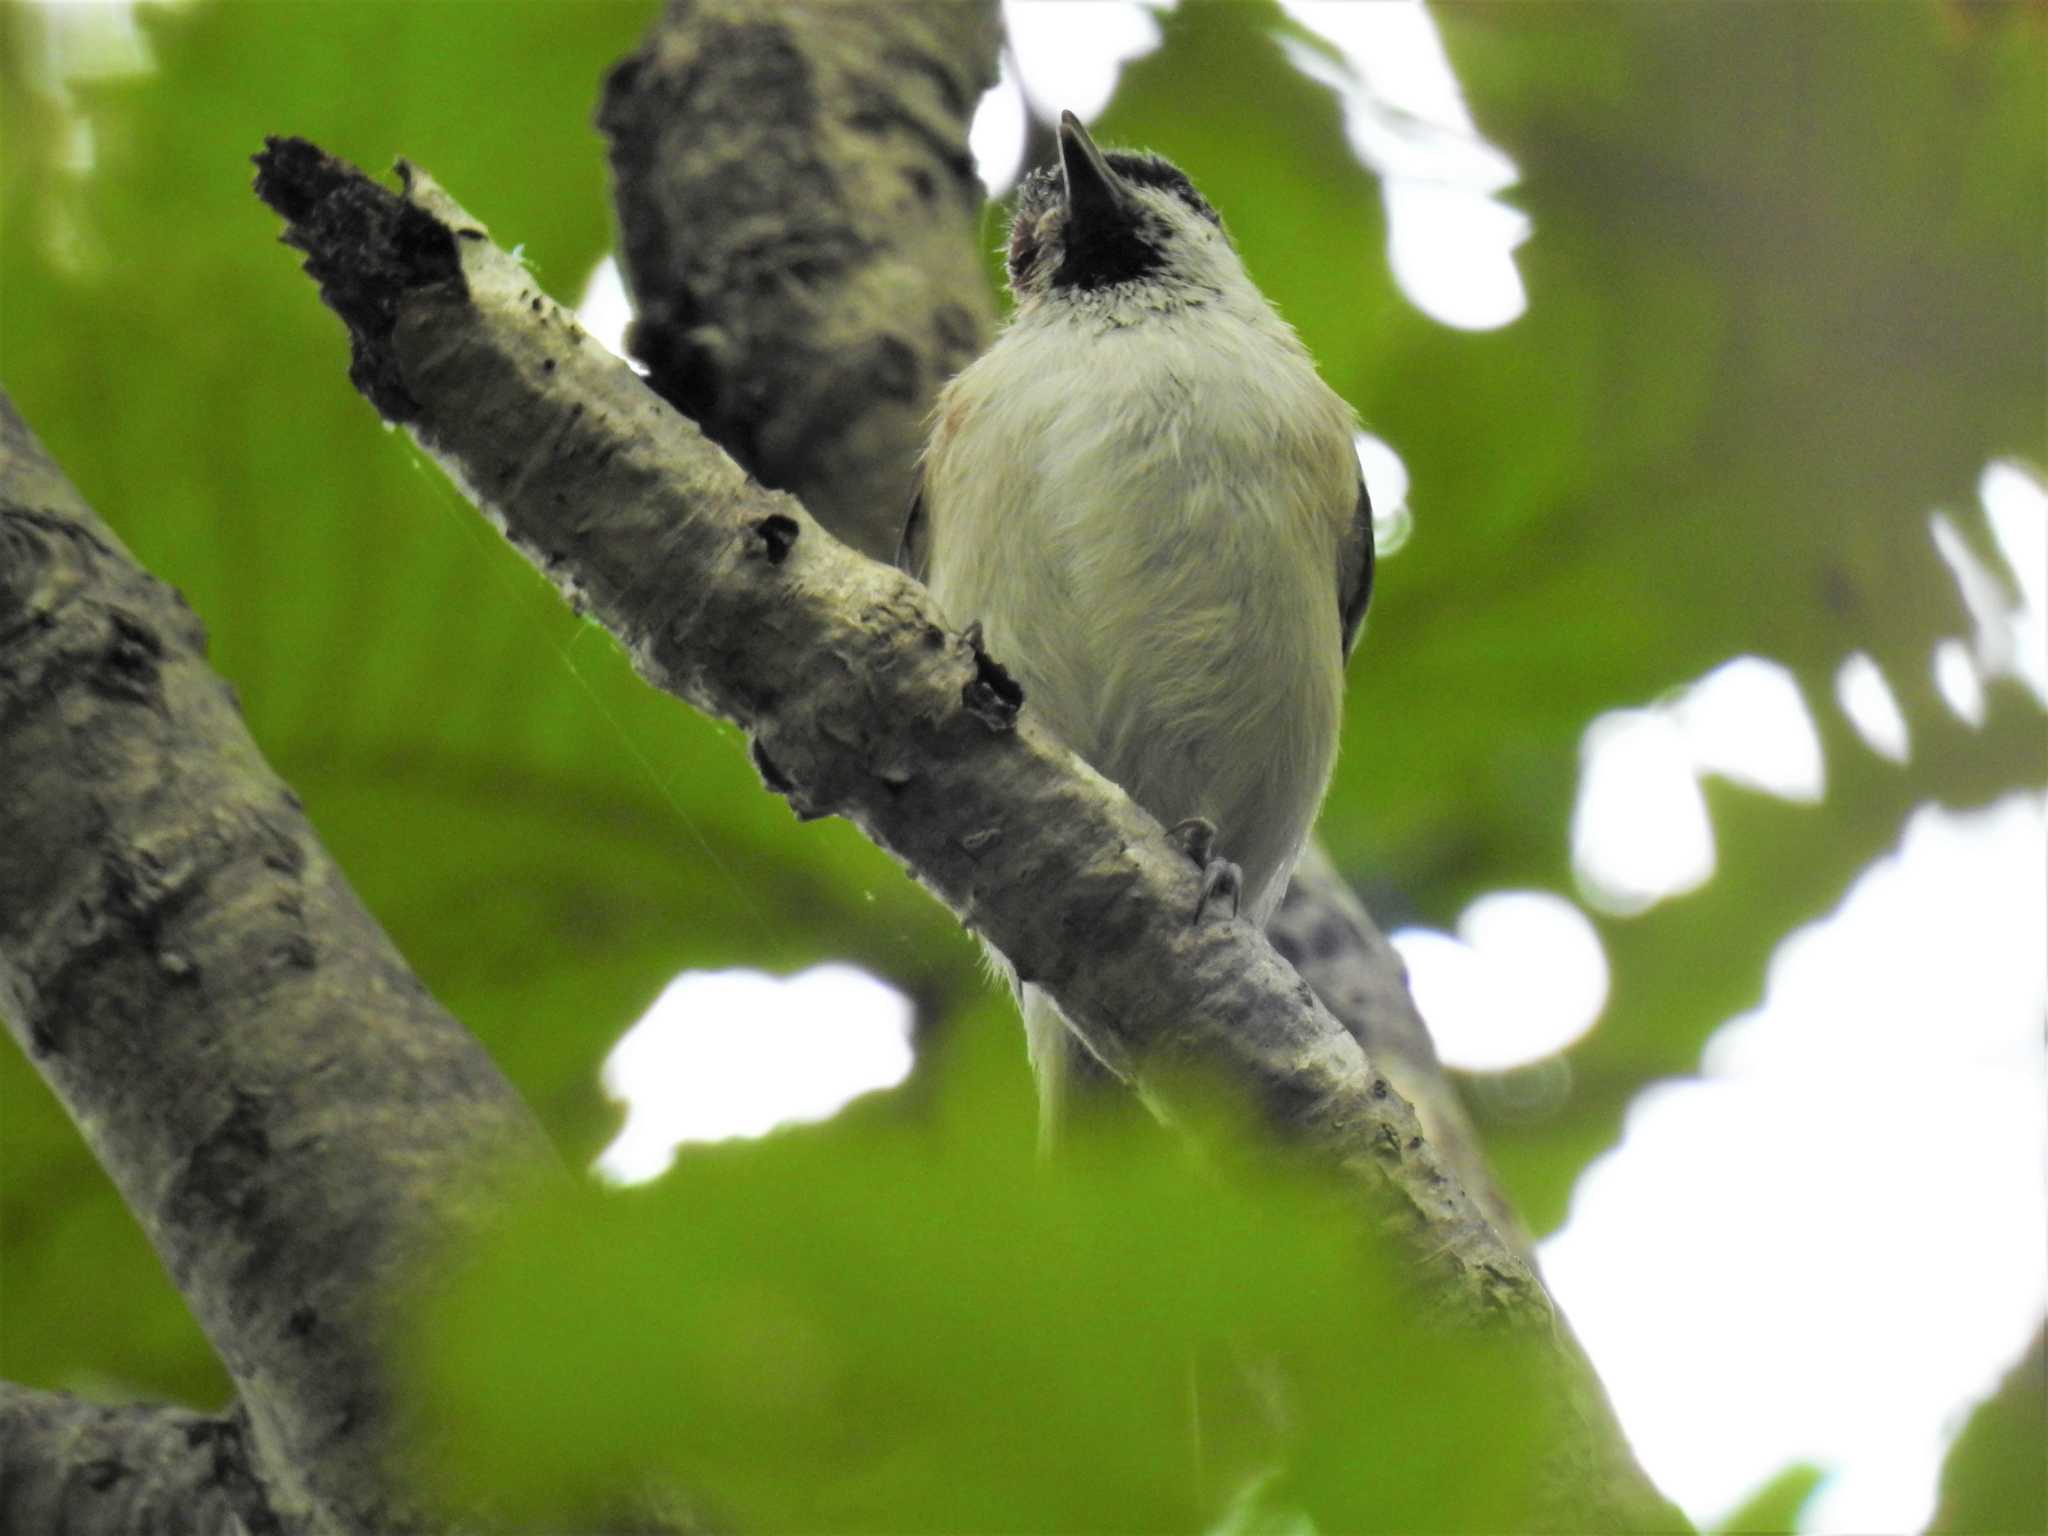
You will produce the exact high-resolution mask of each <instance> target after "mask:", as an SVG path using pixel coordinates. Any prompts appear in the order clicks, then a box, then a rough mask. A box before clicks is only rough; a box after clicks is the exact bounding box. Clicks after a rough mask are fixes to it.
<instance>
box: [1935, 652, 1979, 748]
mask: <svg viewBox="0 0 2048 1536" xmlns="http://www.w3.org/2000/svg"><path fill="white" fill-rule="evenodd" d="M1933 666H1934V686H1935V689H1936V691H1937V692H1939V693H1940V694H1941V699H1942V702H1943V703H1944V704H1946V705H1948V707H1949V708H1950V709H1951V710H1953V711H1954V712H1955V717H1956V718H1957V719H1958V720H1960V721H1962V722H1963V724H1965V725H1967V726H1971V727H1973V728H1974V727H1976V726H1980V725H1982V724H1983V723H1984V679H1983V678H1982V677H1980V676H1978V674H1977V663H1976V662H1975V661H1973V660H1971V658H1970V648H1969V647H1968V646H1967V645H1965V644H1963V642H1962V641H1960V640H1958V639H1955V638H1954V637H1953V636H1951V637H1950V638H1949V639H1946V640H1943V641H1941V642H1940V643H1939V644H1938V645H1936V646H1935V647H1934V658H1933Z"/></svg>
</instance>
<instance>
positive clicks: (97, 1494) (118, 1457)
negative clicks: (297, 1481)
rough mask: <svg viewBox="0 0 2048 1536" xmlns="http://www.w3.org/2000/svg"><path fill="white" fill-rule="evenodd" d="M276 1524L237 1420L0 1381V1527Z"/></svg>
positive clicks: (120, 1533) (140, 1533) (94, 1530)
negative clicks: (102, 1400)
mask: <svg viewBox="0 0 2048 1536" xmlns="http://www.w3.org/2000/svg"><path fill="white" fill-rule="evenodd" d="M278 1528H279V1527H278V1522H277V1519H276V1517H275V1516H274V1515H272V1514H271V1513H270V1510H269V1507H268V1505H267V1504H266V1503H265V1502H264V1501H263V1497H262V1490H261V1489H260V1487H259V1486H258V1485H257V1483H256V1481H255V1479H254V1478H253V1477H252V1476H251V1475H250V1472H249V1466H248V1456H247V1451H246V1448H245V1447H244V1445H243V1441H242V1429H241V1425H240V1424H239V1422H237V1420H236V1419H234V1418H232V1417H224V1416H219V1415H214V1414H203V1413H192V1412H190V1411H188V1410H186V1409H183V1408H166V1407H162V1406H159V1405H156V1404H151V1403H122V1404H108V1403H89V1402H86V1401H84V1400H83V1399H81V1398H76V1397H73V1396H71V1395H70V1394H69V1393H67V1392H34V1391H30V1390H29V1389H28V1388H26V1387H18V1386H15V1385H14V1384H13V1383H11V1382H0V1531H18V1532H23V1533H27V1532H31V1531H63V1532H66V1533H67V1536H158V1533H163V1536H170V1533H173V1532H188V1533H204V1536H213V1533H219V1536H243V1533H247V1532H264V1531H276V1530H277V1529H278Z"/></svg>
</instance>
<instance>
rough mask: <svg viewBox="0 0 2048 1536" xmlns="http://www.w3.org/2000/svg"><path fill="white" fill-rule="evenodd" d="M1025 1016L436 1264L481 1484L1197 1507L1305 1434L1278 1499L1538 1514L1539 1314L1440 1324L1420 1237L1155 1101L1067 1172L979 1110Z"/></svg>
mask: <svg viewBox="0 0 2048 1536" xmlns="http://www.w3.org/2000/svg"><path fill="white" fill-rule="evenodd" d="M998 1019H999V1014H998V1013H997V1012H996V1011H995V1010H991V1012H990V1015H989V1016H988V1017H986V1018H985V1019H984V1021H983V1023H984V1025H985V1027H983V1028H980V1029H977V1030H975V1031H973V1032H971V1033H965V1034H963V1035H961V1036H957V1037H955V1038H954V1039H953V1040H952V1041H950V1042H949V1043H948V1046H947V1047H946V1048H945V1049H944V1050H943V1052H941V1053H940V1061H939V1063H938V1066H937V1068H936V1070H935V1071H934V1072H933V1074H932V1078H933V1080H932V1081H929V1082H928V1083H927V1084H926V1087H927V1089H928V1098H927V1099H926V1100H925V1103H924V1105H923V1106H921V1109H922V1111H924V1112H920V1110H914V1109H912V1108H911V1107H910V1106H909V1105H907V1104H906V1103H905V1101H904V1099H903V1098H902V1097H901V1096H890V1097H885V1098H879V1099H870V1100H868V1101H866V1102H865V1103H863V1104H861V1105H858V1106H856V1107H855V1108H854V1109H852V1110H851V1111H849V1112H847V1113H846V1114H844V1115H842V1116H840V1117H839V1118H838V1119H836V1120H835V1121H833V1122H831V1123H830V1124H827V1125H825V1126H821V1127H815V1128H807V1129H803V1130H791V1131H785V1132H781V1133H778V1134H777V1135H775V1136H772V1137H770V1138H768V1139H767V1140H766V1141H763V1142H758V1143H754V1144H750V1145H745V1146H722V1147H708V1148H695V1149H691V1150H689V1151H686V1152H685V1153H684V1155H683V1156H682V1158H681V1160H680V1161H679V1163H678V1164H677V1166H676V1167H675V1169H674V1170H672V1172H671V1173H670V1174H669V1175H668V1176H667V1177H666V1178H665V1179H664V1180H662V1181H661V1182H660V1183H658V1184H655V1185H652V1186H648V1187H646V1188H643V1189H638V1190H633V1191H629V1192H625V1193H617V1194H598V1193H592V1192H590V1191H587V1190H584V1191H578V1192H575V1193H573V1194H570V1195H567V1196H565V1197H562V1198H560V1199H557V1200H555V1201H554V1202H553V1203H551V1204H548V1205H545V1206H542V1207H539V1208H537V1209H533V1210H530V1211H527V1212H525V1213H524V1214H523V1215H521V1216H519V1217H516V1218H514V1219H512V1220H511V1221H509V1222H508V1223H507V1224H506V1226H505V1228H504V1230H502V1231H501V1232H499V1233H497V1234H494V1236H493V1237H492V1238H491V1240H490V1241H489V1242H488V1243H487V1244H486V1245H485V1246H484V1248H483V1249H482V1251H481V1252H480V1253H477V1254H474V1255H472V1256H471V1257H470V1259H469V1260H468V1262H467V1263H466V1264H463V1265H461V1266H459V1267H454V1268H450V1267H442V1266H439V1265H437V1266H436V1268H435V1273H434V1275H433V1277H432V1282H431V1286H430V1293H431V1300H430V1302H429V1304H428V1305H427V1306H426V1307H425V1308H423V1309H421V1310H420V1311H419V1313H418V1314H417V1318H416V1326H417V1334H416V1338H415V1340H414V1342H413V1344H412V1347H411V1348H409V1349H407V1350H405V1351H402V1358H405V1359H408V1360H410V1361H411V1362H413V1364H414V1366H415V1368H416V1369H417V1370H418V1371H419V1372H420V1375H419V1376H418V1378H417V1380H416V1386H417V1387H418V1388H419V1389H420V1390H418V1391H417V1392H411V1393H407V1394H405V1395H406V1397H407V1398H408V1399H409V1400H412V1401H414V1402H416V1403H417V1405H418V1412H419V1414H420V1416H421V1421H422V1425H423V1429H422V1430H421V1432H420V1433H421V1438H419V1439H418V1440H417V1441H416V1442H414V1448H415V1450H416V1452H417V1454H418V1456H419V1458H420V1461H421V1464H422V1466H424V1467H426V1468H428V1469H429V1470H430V1472H431V1473H432V1475H434V1476H435V1477H437V1478H438V1479H440V1481H441V1486H442V1487H443V1488H444V1489H445V1491H446V1492H447V1494H448V1495H449V1497H450V1498H451V1499H452V1500H453V1501H454V1502H455V1504H456V1507H457V1508H458V1509H469V1508H475V1507H479V1506H480V1507H481V1508H482V1509H484V1510H486V1511H494V1510H495V1511H501V1512H505V1513H508V1514H510V1513H516V1514H517V1515H518V1516H519V1517H520V1518H521V1519H522V1520H525V1521H538V1522H540V1523H541V1524H543V1525H546V1526H550V1527H556V1526H561V1527H567V1528H571V1529H582V1528H588V1527H589V1526H590V1525H592V1524H596V1523H606V1517H609V1520H610V1521H611V1522H616V1519H617V1514H618V1511H617V1506H616V1500H617V1497H618V1495H617V1490H619V1489H622V1488H625V1489H630V1488H636V1487H647V1486H651V1485H652V1484H653V1482H654V1480H655V1476H656V1474H657V1473H664V1474H666V1475H667V1476H668V1477H669V1478H672V1479H674V1480H675V1481H676V1482H678V1483H680V1484H681V1486H683V1487H685V1488H688V1489H691V1490H694V1491H695V1492H696V1493H697V1494H698V1495H699V1496H700V1497H701V1498H703V1499H704V1500H705V1507H704V1508H703V1509H702V1511H701V1513H702V1514H703V1515H704V1516H706V1517H708V1518H709V1520H710V1521H711V1522H712V1524H713V1525H714V1527H715V1528H731V1529H742V1530H760V1531H848V1532H851V1531H876V1532H884V1531H1076V1532H1078V1531H1154V1530H1157V1531H1187V1530H1196V1529H1204V1528H1207V1527H1208V1526H1209V1525H1210V1524H1211V1522H1212V1521H1214V1520H1215V1519H1216V1518H1217V1516H1218V1515H1219V1514H1220V1513H1221V1511H1222V1510H1223V1508H1224V1507H1225V1506H1226V1505H1227V1504H1228V1503H1229V1502H1230V1500H1231V1498H1232V1495H1233V1494H1234V1493H1235V1491H1236V1484H1237V1481H1238V1480H1239V1479H1241V1478H1242V1477H1243V1476H1245V1475H1246V1474H1247V1473H1251V1472H1257V1471H1261V1470H1264V1469H1266V1468H1267V1467H1268V1466H1269V1464H1270V1463H1271V1462H1272V1461H1273V1460H1274V1459H1275V1458H1276V1455H1277V1456H1280V1457H1284V1459H1285V1464H1286V1469H1287V1470H1286V1473H1285V1475H1284V1476H1282V1477H1276V1478H1274V1479H1272V1480H1270V1481H1268V1482H1267V1483H1266V1485H1265V1486H1264V1487H1263V1488H1262V1489H1261V1492H1260V1504H1261V1506H1262V1507H1264V1508H1265V1509H1267V1510H1268V1511H1270V1512H1274V1513H1277V1512H1279V1511H1289V1510H1291V1511H1297V1512H1306V1513H1307V1514H1308V1515H1310V1516H1311V1517H1312V1518H1313V1519H1314V1521H1315V1522H1316V1525H1315V1528H1316V1529H1322V1530H1332V1531H1418V1530H1475V1531H1498V1530H1510V1529H1515V1528H1517V1527H1518V1526H1519V1525H1520V1524H1521V1523H1522V1520H1523V1519H1524V1518H1526V1511H1527V1509H1528V1508H1529V1501H1530V1499H1531V1496H1532V1486H1533V1484H1532V1479H1533V1477H1534V1476H1535V1474H1536V1472H1537V1465H1536V1458H1537V1457H1538V1456H1539V1454H1540V1453H1541V1451H1542V1448H1543V1440H1544V1436H1545V1434H1546V1433H1547V1426H1546V1425H1545V1424H1544V1423H1543V1421H1542V1418H1541V1415H1540V1413H1539V1412H1537V1411H1536V1410H1535V1409H1534V1408H1533V1407H1532V1404H1534V1403H1535V1402H1537V1401H1539V1400H1540V1394H1539V1393H1538V1391H1537V1389H1536V1386H1535V1381H1534V1377H1533V1375H1532V1374H1531V1372H1532V1371H1533V1369H1534V1368H1535V1367H1536V1364H1537V1362H1536V1361H1534V1360H1533V1359H1532V1358H1531V1357H1530V1356H1529V1355H1528V1354H1526V1353H1525V1352H1524V1348H1525V1347H1524V1346H1523V1345H1518V1344H1516V1343H1515V1342H1514V1341H1513V1340H1511V1339H1510V1338H1509V1337H1508V1336H1507V1335H1506V1332H1505V1330H1503V1331H1502V1332H1501V1333H1499V1334H1476V1335H1475V1334H1474V1333H1472V1332H1470V1331H1469V1330H1466V1329H1462V1328H1445V1329H1442V1330H1433V1329H1429V1328H1426V1327H1418V1326H1417V1323H1416V1316H1417V1311H1418V1301H1417V1299H1416V1298H1415V1297H1413V1296H1412V1295H1410V1294H1408V1292H1407V1289H1406V1286H1407V1280H1406V1276H1405V1274H1404V1273H1403V1271H1402V1268H1401V1264H1400V1260H1399V1259H1398V1257H1397V1256H1395V1255H1394V1254H1392V1253H1390V1252H1389V1251H1388V1250H1387V1249H1386V1248H1385V1246H1384V1245H1380V1244H1376V1243H1374V1242H1373V1241H1372V1239H1371V1236H1370V1224H1369V1223H1366V1222H1361V1221H1360V1220H1359V1213H1358V1211H1357V1209H1356V1208H1355V1207H1354V1206H1352V1205H1349V1204H1346V1203H1345V1201H1344V1200H1343V1199H1342V1198H1340V1197H1339V1196H1338V1194H1337V1192H1336V1191H1335V1190H1334V1189H1326V1188H1322V1187H1320V1186H1319V1185H1317V1184H1316V1183H1313V1182H1310V1181H1308V1180H1307V1179H1305V1178H1303V1177H1302V1176H1300V1175H1299V1174H1298V1173H1296V1174H1288V1173H1285V1172H1283V1171H1282V1170H1280V1169H1278V1168H1273V1167H1266V1168H1252V1167H1232V1168H1229V1169H1227V1170H1226V1168H1225V1167H1223V1166H1222V1160H1209V1161H1207V1162H1205V1163H1204V1164H1203V1165H1202V1166H1200V1167H1197V1165H1196V1164H1195V1162H1194V1160H1193V1159H1191V1158H1190V1157H1189V1156H1188V1155H1187V1153H1186V1150H1185V1145H1184V1143H1182V1142H1181V1141H1179V1140H1178V1139H1176V1138H1172V1137H1168V1136H1166V1135H1163V1134H1160V1133H1158V1132H1157V1131H1156V1130H1151V1129H1148V1128H1141V1129H1140V1131H1139V1133H1138V1134H1136V1135H1131V1136H1126V1137H1124V1138H1122V1139H1120V1140H1118V1141H1116V1142H1115V1143H1114V1144H1097V1145H1093V1146H1091V1148H1090V1149H1089V1150H1090V1153H1091V1154H1092V1155H1090V1156H1086V1157H1077V1158H1075V1159H1073V1160H1070V1161H1067V1162H1064V1163H1062V1164H1061V1165H1060V1167H1059V1168H1058V1169H1057V1170H1051V1169H1048V1168H1047V1167H1045V1166H1044V1165H1043V1164H1041V1163H1040V1162H1039V1161H1038V1160H1037V1158H1036V1157H1035V1156H1034V1154H1033V1150H1032V1145H1031V1139H1030V1136H1029V1134H1028V1129H1029V1122H1028V1118H1026V1117H1021V1116H1020V1117H1018V1119H1017V1120H1016V1121H1015V1122H1014V1123H1012V1124H1009V1125H1007V1126H1001V1127H992V1126H991V1125H990V1124H988V1122H987V1120H986V1118H985V1116H984V1106H986V1105H988V1104H990V1103H1002V1102H1005V1101H1009V1100H1011V1099H1012V1098H1013V1095H1012V1092H1011V1088H1010V1083H1011V1080H1012V1079H1013V1078H1014V1075H1015V1063H1014V1061H1013V1059H1012V1055H1011V1052H1010V1051H1009V1050H1008V1049H1006V1048H1005V1047H1004V1045H1003V1043H1002V1041H1001V1038H1000V1035H999V1033H998V1028H999V1024H998ZM998 1130H1003V1131H1007V1132H1009V1133H1010V1134H994V1132H996V1131H998ZM1211 1144H1212V1145H1213V1144H1214V1143H1213V1142H1212V1143H1211ZM511 1339H517V1340H520V1341H522V1342H521V1345H520V1347H519V1348H518V1349H516V1350H515V1349H507V1348H506V1347H505V1346H506V1341H507V1340H511ZM536 1403H544V1404H546V1409H545V1411H544V1412H538V1413H537V1412H536V1411H535V1409H534V1405H535V1404H536ZM408 1438H409V1439H410V1437H408ZM1475 1446H1483V1447H1484V1448H1485V1454H1484V1455H1483V1456H1477V1457H1476V1456H1475V1455H1474V1454H1473V1450H1474V1447H1475ZM564 1467H568V1468H574V1469H576V1472H577V1474H578V1477H579V1478H580V1479H587V1481H579V1482H575V1483H570V1484H566V1485H565V1482H564V1479H563V1474H562V1469H563V1468H564Z"/></svg>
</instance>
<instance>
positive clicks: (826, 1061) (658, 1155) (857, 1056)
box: [596, 965, 911, 1184]
mask: <svg viewBox="0 0 2048 1536" xmlns="http://www.w3.org/2000/svg"><path fill="white" fill-rule="evenodd" d="M910 1028H911V1006H910V1000H909V999H908V998H906V997H905V996H904V995H903V994H902V993H901V992H898V991H897V990H896V989H895V988H894V987H892V986H890V985H888V984H887V983H886V982H883V981H880V980H878V979H877V978H875V977H873V976H870V975H869V974H868V973H867V972H866V971H863V970H860V969H859V968H858V967H855V966H851V965H820V966H815V967H813V968H812V969H810V970H808V971H804V972H801V973H800V974H798V975H795V976H791V977H789V978H787V979H784V978H782V977H777V976H770V975H768V974H766V973H765V972H762V971H745V970H732V971H685V972H684V973H683V974H682V975H680V976H678V977H677V978H676V979H675V980H674V981H672V982H670V983H669V984H668V987H667V988H666V989H665V990H664V991H663V992H662V994H661V996H660V997H659V998H657V999H656V1000H655V1002H654V1006H653V1007H651V1008H649V1009H648V1010H647V1012H646V1013H645V1014H644V1015H642V1017H641V1019H640V1021H639V1022H638V1023H636V1024H635V1025H634V1026H633V1027H632V1028H631V1029H629V1030H627V1031H626V1033H625V1034H624V1035H623V1036H622V1037H620V1040H619V1043H618V1044H617V1045H615V1046H613V1047H612V1050H611V1054H610V1055H609V1056H607V1057H606V1058H605V1064H604V1087H605V1091H606V1092H607V1093H609V1094H610V1095H611V1096H612V1097H613V1098H615V1099H617V1100H619V1101H620V1102H621V1103H622V1104H624V1105H625V1106H626V1124H625V1127H624V1129H622V1130H621V1131H620V1132H619V1135H618V1137H617V1139H616V1140H614V1141H613V1142H612V1144H611V1145H610V1146H609V1147H607V1148H605V1150H604V1153H603V1155H602V1156H600V1157H599V1158H598V1160H597V1165H596V1166H597V1171H598V1173H599V1174H601V1175H602V1176H603V1177H605V1178H606V1179H609V1180H610V1181H612V1182H613V1183H618V1184H639V1183H644V1182H646V1181H647V1180H649V1179H653V1178H658V1177H660V1175H661V1174H662V1173H663V1172H665V1171H666V1170H667V1168H668V1166H669V1164H670V1163H671V1162H672V1161H673V1159H674V1156H675V1149H676V1147H677V1146H678V1145H680V1144H681V1143H683V1142H686V1141H724V1140H729V1139H731V1138H733V1137H738V1136H761V1135H765V1134H766V1133H767V1132H769V1131H771V1130H773V1129H774V1128H775V1127H776V1126H778V1125H789V1124H793V1123H799V1122H809V1121H816V1120H824V1119H828V1118H830V1117H831V1116H832V1115H834V1114H836V1113H837V1112H838V1111H839V1110H841V1109H842V1108H844V1107H845V1106H846V1104H847V1103H848V1102H849V1101H850V1100H852V1099H854V1098H855V1097H857V1096H858V1095H860V1094H863V1093H868V1092H871V1091H872V1090H874V1089H877V1088H888V1087H893V1086H894V1085H895V1084H897V1083H900V1082H902V1081H903V1079H904V1078H905V1077H906V1076H908V1075H909V1072H910V1065H911V1047H910Z"/></svg>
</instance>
